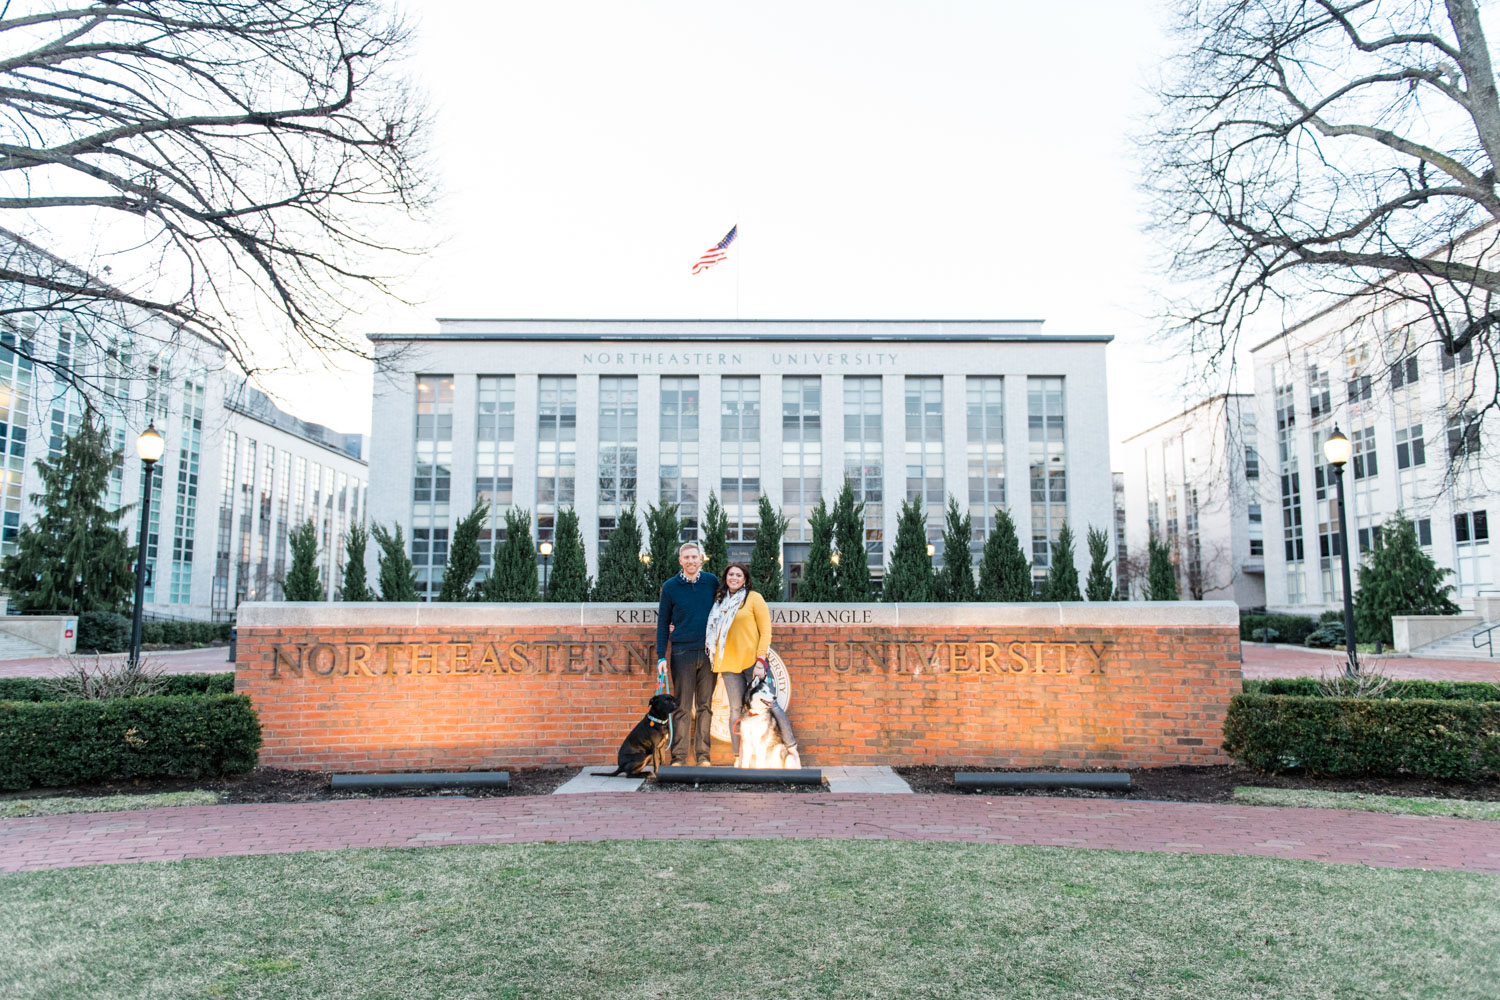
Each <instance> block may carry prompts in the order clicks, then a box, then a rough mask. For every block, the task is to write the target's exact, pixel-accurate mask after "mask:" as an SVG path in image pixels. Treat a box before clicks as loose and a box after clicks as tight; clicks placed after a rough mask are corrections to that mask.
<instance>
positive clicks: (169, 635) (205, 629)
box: [141, 622, 233, 646]
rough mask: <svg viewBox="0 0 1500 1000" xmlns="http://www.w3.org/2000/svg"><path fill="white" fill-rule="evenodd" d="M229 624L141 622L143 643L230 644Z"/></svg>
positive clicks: (169, 644)
mask: <svg viewBox="0 0 1500 1000" xmlns="http://www.w3.org/2000/svg"><path fill="white" fill-rule="evenodd" d="M232 627H233V626H231V625H230V624H229V623H228V622H141V642H143V643H148V644H150V645H153V646H155V645H167V646H183V645H200V646H206V645H208V644H209V643H211V642H228V641H229V630H230V629H231V628H232Z"/></svg>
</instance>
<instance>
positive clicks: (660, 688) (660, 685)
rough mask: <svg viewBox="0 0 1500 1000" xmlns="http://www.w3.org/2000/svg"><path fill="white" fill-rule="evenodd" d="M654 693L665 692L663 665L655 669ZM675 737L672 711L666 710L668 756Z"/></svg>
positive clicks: (665, 683)
mask: <svg viewBox="0 0 1500 1000" xmlns="http://www.w3.org/2000/svg"><path fill="white" fill-rule="evenodd" d="M656 693H657V694H666V693H667V670H666V668H665V667H658V668H657V670H656ZM646 718H648V719H650V718H651V716H650V715H649V714H648V715H647V716H646ZM652 721H655V720H652ZM676 738H677V734H676V733H674V732H673V731H672V713H671V712H668V713H667V753H668V755H669V756H670V754H671V752H672V743H673V741H674V740H676Z"/></svg>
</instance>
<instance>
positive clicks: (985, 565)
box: [979, 507, 1032, 603]
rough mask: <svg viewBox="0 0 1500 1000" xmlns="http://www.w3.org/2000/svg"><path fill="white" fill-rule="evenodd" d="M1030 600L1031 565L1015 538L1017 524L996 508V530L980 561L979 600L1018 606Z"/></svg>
mask: <svg viewBox="0 0 1500 1000" xmlns="http://www.w3.org/2000/svg"><path fill="white" fill-rule="evenodd" d="M1031 596H1032V592H1031V563H1030V561H1028V560H1027V558H1026V553H1025V552H1024V551H1023V550H1022V549H1021V540H1020V539H1019V538H1018V537H1016V522H1015V521H1012V520H1011V517H1010V512H1009V511H1007V510H1006V509H1005V508H1004V507H996V508H995V527H994V528H993V529H992V530H991V531H990V533H989V536H988V537H986V538H985V540H984V552H983V554H982V555H981V556H980V558H979V599H980V600H981V601H1006V602H1010V603H1017V602H1021V601H1029V600H1031Z"/></svg>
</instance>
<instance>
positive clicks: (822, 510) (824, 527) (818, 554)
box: [795, 500, 843, 603]
mask: <svg viewBox="0 0 1500 1000" xmlns="http://www.w3.org/2000/svg"><path fill="white" fill-rule="evenodd" d="M807 526H808V527H809V528H811V529H812V544H811V545H810V546H809V547H808V552H807V561H806V562H804V563H803V564H802V582H801V583H799V584H798V585H797V593H796V595H795V596H796V598H797V600H799V601H807V602H809V603H811V602H814V601H819V602H827V601H834V600H837V599H838V594H839V585H838V580H837V579H835V577H834V568H835V567H834V565H833V563H832V562H831V561H830V560H829V557H830V556H832V555H833V515H831V514H830V513H829V512H828V504H827V503H826V502H825V501H823V500H819V501H818V505H817V506H816V507H814V508H813V509H812V513H810V514H809V515H808V516H807ZM842 558H843V557H842V556H840V559H841V560H842Z"/></svg>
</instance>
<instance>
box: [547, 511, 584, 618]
mask: <svg viewBox="0 0 1500 1000" xmlns="http://www.w3.org/2000/svg"><path fill="white" fill-rule="evenodd" d="M543 599H544V600H548V601H558V602H563V603H581V602H583V601H587V600H588V599H589V561H588V554H587V553H585V552H584V549H583V534H582V532H580V531H579V530H578V512H577V511H575V510H574V509H573V508H572V507H567V508H564V509H563V510H560V511H558V512H557V530H556V531H554V532H553V538H552V566H551V572H550V574H549V575H547V593H546V595H545V596H544V598H543Z"/></svg>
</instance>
